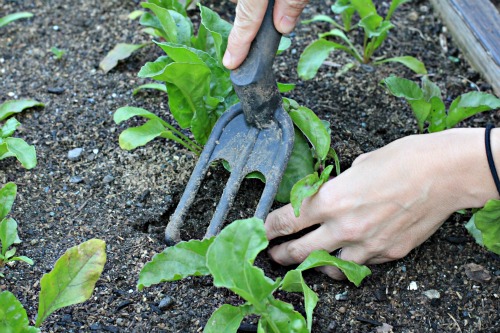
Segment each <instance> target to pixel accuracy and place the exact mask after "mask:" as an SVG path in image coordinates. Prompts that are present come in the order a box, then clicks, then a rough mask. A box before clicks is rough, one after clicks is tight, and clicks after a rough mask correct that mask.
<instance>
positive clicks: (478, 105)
mask: <svg viewBox="0 0 500 333" xmlns="http://www.w3.org/2000/svg"><path fill="white" fill-rule="evenodd" d="M382 84H383V85H384V86H385V87H386V88H387V90H388V91H389V92H390V93H391V94H393V95H394V96H396V97H402V98H404V99H406V101H407V102H408V104H410V107H411V109H412V111H413V114H414V115H415V118H416V119H417V123H418V128H419V130H420V132H421V133H423V132H424V131H426V130H427V131H428V132H439V131H443V130H445V129H449V128H452V127H455V125H457V124H458V123H459V122H461V121H462V120H465V119H467V118H469V117H471V116H473V115H475V114H478V113H481V112H485V111H490V110H495V109H499V108H500V99H499V98H497V97H495V96H493V95H491V94H488V93H484V92H479V91H472V92H468V93H465V94H462V95H460V96H458V97H457V98H455V99H454V100H453V101H452V102H451V104H450V106H449V108H448V110H446V105H445V103H444V102H443V100H442V97H441V90H440V89H439V87H438V86H437V85H436V84H435V83H433V82H432V81H430V80H429V78H428V77H427V76H424V77H422V83H421V86H419V85H418V84H417V83H415V82H413V81H410V80H407V79H403V78H398V77H396V76H391V77H388V78H386V79H384V80H383V81H382ZM474 212H475V213H474V214H473V216H472V218H471V219H470V221H469V222H468V223H467V224H466V226H465V227H466V228H467V230H468V231H469V233H470V234H471V235H472V236H473V237H474V238H475V240H476V242H477V243H478V244H479V245H482V246H485V247H486V248H487V249H489V250H490V251H493V252H495V253H496V254H500V223H498V221H500V200H489V201H488V202H487V203H486V205H485V206H484V207H483V208H481V209H479V210H477V209H475V210H474Z"/></svg>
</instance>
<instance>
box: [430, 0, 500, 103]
mask: <svg viewBox="0 0 500 333" xmlns="http://www.w3.org/2000/svg"><path fill="white" fill-rule="evenodd" d="M430 1H431V3H432V5H433V6H434V8H435V10H436V11H437V12H438V13H439V14H440V16H441V17H442V19H443V21H444V23H445V24H446V26H447V27H448V29H449V31H450V33H451V35H452V37H453V39H454V41H455V42H456V43H457V45H458V47H459V48H460V49H461V50H462V52H463V53H464V55H465V57H466V58H467V60H468V61H469V62H470V64H471V65H472V66H473V67H474V69H475V70H477V71H478V72H479V73H481V75H482V76H483V77H484V79H486V81H488V83H489V84H491V85H492V87H493V90H494V92H495V94H496V95H497V96H500V13H499V12H498V10H497V9H496V8H495V6H494V5H493V4H492V3H491V2H490V0H475V1H467V0H430Z"/></svg>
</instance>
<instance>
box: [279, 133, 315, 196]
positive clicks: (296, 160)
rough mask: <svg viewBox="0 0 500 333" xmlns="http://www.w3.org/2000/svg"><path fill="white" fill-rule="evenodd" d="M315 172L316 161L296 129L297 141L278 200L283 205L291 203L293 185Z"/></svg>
mask: <svg viewBox="0 0 500 333" xmlns="http://www.w3.org/2000/svg"><path fill="white" fill-rule="evenodd" d="M313 172H314V159H313V155H312V153H311V149H310V148H309V144H308V143H307V139H306V138H305V137H304V135H303V134H302V133H301V132H300V130H298V129H297V128H295V139H294V143H293V149H292V153H291V155H290V160H289V161H288V165H287V166H286V169H285V172H284V174H283V178H282V179H281V183H280V186H279V187H278V193H277V194H276V198H275V199H276V200H277V201H279V202H281V203H287V202H290V192H291V190H292V187H293V185H294V184H295V183H296V182H297V181H299V180H300V179H302V178H304V177H305V176H307V175H309V174H311V173H313Z"/></svg>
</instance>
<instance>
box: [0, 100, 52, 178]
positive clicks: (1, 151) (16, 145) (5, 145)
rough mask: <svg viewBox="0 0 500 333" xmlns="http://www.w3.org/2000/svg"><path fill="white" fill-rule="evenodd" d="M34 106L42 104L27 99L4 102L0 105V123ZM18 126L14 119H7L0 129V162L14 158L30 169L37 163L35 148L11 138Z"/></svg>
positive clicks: (21, 140)
mask: <svg viewBox="0 0 500 333" xmlns="http://www.w3.org/2000/svg"><path fill="white" fill-rule="evenodd" d="M34 106H44V104H43V103H40V102H37V101H35V100H28V99H25V100H11V101H6V102H4V103H2V104H0V121H3V120H5V119H7V118H8V117H10V116H11V115H13V114H15V113H19V112H22V111H23V110H25V109H27V108H31V107H34ZM19 125H21V123H20V122H18V121H17V120H16V119H15V118H9V119H8V120H7V121H6V122H5V123H4V124H3V125H2V127H1V128H0V160H3V159H4V158H7V157H15V158H17V159H18V161H19V162H21V164H22V166H23V167H25V168H26V169H32V168H34V167H35V166H36V163H37V162H36V152H35V147H34V146H30V145H28V144H27V143H26V141H24V140H23V139H19V138H13V137H12V134H14V132H15V131H16V129H17V127H18V126H19Z"/></svg>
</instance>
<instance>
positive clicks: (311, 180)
mask: <svg viewBox="0 0 500 333" xmlns="http://www.w3.org/2000/svg"><path fill="white" fill-rule="evenodd" d="M332 170H333V165H329V166H328V167H326V168H325V170H323V172H322V173H321V177H318V173H317V172H315V173H313V174H310V175H307V176H305V177H304V178H302V179H301V180H299V181H298V182H296V183H295V185H293V187H292V190H291V191H290V202H291V204H292V207H293V212H294V214H295V216H296V217H299V215H300V208H301V207H302V202H303V201H304V199H305V198H308V197H310V196H312V195H314V194H316V193H317V192H318V190H319V188H320V187H321V185H323V184H324V183H326V182H327V181H328V177H330V173H331V172H332Z"/></svg>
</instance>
